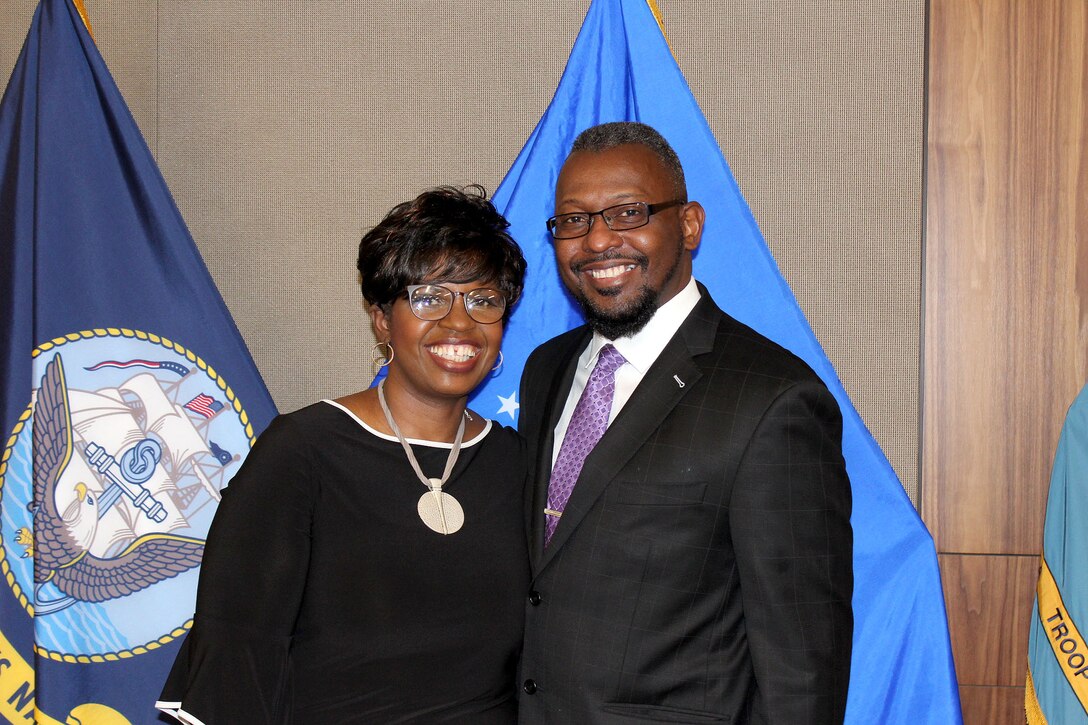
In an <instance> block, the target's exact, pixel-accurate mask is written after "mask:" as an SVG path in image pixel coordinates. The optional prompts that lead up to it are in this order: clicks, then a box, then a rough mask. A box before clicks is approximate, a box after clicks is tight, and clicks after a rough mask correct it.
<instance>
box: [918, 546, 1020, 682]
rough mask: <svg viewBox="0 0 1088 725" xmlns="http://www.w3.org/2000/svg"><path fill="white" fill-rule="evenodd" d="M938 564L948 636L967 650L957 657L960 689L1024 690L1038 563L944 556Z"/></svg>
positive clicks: (995, 557) (1006, 558)
mask: <svg viewBox="0 0 1088 725" xmlns="http://www.w3.org/2000/svg"><path fill="white" fill-rule="evenodd" d="M938 561H939V562H940V566H941V582H942V584H943V585H944V592H945V598H946V599H947V601H948V629H949V634H950V635H951V637H952V640H953V641H954V642H960V643H963V645H964V646H963V647H961V648H960V651H959V652H958V653H957V656H956V677H957V678H958V679H959V683H960V685H961V686H979V685H983V686H1004V687H1021V688H1022V687H1023V685H1024V672H1025V669H1024V668H1025V666H1026V663H1027V658H1028V621H1029V620H1030V619H1031V605H1032V601H1033V600H1034V597H1035V580H1036V577H1037V575H1038V571H1039V560H1038V558H1037V557H1034V556H1001V555H991V556H975V555H972V556H958V555H955V554H942V555H941V556H939V557H938Z"/></svg>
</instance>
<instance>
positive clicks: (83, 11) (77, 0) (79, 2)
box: [72, 0, 664, 40]
mask: <svg viewBox="0 0 1088 725" xmlns="http://www.w3.org/2000/svg"><path fill="white" fill-rule="evenodd" d="M72 4H73V5H75V6H76V10H77V11H78V12H79V17H81V18H83V24H84V25H86V26H87V33H88V34H89V35H90V36H91V40H94V31H93V30H91V19H90V18H89V17H87V8H85V7H83V0H72ZM652 4H653V3H651V5H652ZM654 14H655V15H656V14H657V11H656V10H655V11H654ZM657 22H658V23H660V22H661V18H658V19H657ZM662 32H664V30H662Z"/></svg>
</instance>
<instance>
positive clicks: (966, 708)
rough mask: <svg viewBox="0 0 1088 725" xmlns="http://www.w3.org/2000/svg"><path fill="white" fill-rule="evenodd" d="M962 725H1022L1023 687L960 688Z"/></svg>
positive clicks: (976, 686) (972, 686) (1023, 718)
mask: <svg viewBox="0 0 1088 725" xmlns="http://www.w3.org/2000/svg"><path fill="white" fill-rule="evenodd" d="M960 703H961V705H962V706H963V725H1023V723H1024V721H1025V715H1024V688H1023V687H980V686H978V685H970V686H966V687H960Z"/></svg>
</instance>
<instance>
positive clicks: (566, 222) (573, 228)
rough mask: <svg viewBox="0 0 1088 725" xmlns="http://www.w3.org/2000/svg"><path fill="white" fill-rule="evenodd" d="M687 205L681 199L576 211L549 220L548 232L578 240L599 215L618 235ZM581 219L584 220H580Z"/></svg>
mask: <svg viewBox="0 0 1088 725" xmlns="http://www.w3.org/2000/svg"><path fill="white" fill-rule="evenodd" d="M685 203H687V202H685V201H683V200H681V199H673V200H672V201H663V202H661V203H660V204H647V203H646V202H644V201H633V202H628V203H626V204H616V205H615V206H610V207H606V208H604V209H601V210H600V211H576V212H570V213H568V214H556V215H555V216H553V217H552V218H551V219H549V220H548V221H547V224H548V231H549V232H551V235H552V238H554V239H578V238H580V237H584V236H585V235H587V234H589V231H590V229H592V228H593V217H595V216H599V217H600V218H601V219H604V223H605V224H606V225H607V226H608V228H609V229H611V230H612V231H614V232H622V231H627V230H629V229H638V228H640V227H644V226H646V225H647V224H649V223H650V217H651V216H653V215H654V214H656V213H658V212H659V211H664V210H665V209H671V208H672V207H674V206H680V205H681V204H685ZM579 220H581V221H579Z"/></svg>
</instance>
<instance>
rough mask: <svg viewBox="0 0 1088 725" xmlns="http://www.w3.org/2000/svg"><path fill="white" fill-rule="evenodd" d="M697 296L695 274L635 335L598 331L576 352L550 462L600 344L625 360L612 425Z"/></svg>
mask: <svg viewBox="0 0 1088 725" xmlns="http://www.w3.org/2000/svg"><path fill="white" fill-rule="evenodd" d="M699 297H700V294H699V287H698V286H697V285H696V284H695V278H694V277H692V278H691V279H689V280H688V283H687V285H686V286H685V287H684V288H683V289H682V290H680V291H679V292H677V293H676V296H675V297H673V298H672V299H671V300H669V301H668V302H666V303H665V304H663V305H661V307H659V308H658V309H657V312H655V313H654V316H653V317H651V318H650V321H649V322H647V323H646V326H645V327H643V328H642V329H641V330H639V331H638V332H636V333H635V334H634V335H631V336H630V337H621V338H620V339H618V340H609V339H608V338H606V337H605V336H604V335H601V334H600V333H598V332H594V333H593V338H592V339H591V340H590V341H589V346H588V347H586V349H585V350H583V351H582V354H581V355H579V356H578V366H577V368H576V369H575V371H574V383H573V384H572V385H571V388H570V393H568V394H567V402H566V405H564V406H563V415H562V416H560V418H559V422H558V423H556V425H555V445H554V447H553V448H552V465H553V466H554V465H555V459H556V458H557V457H558V456H559V449H560V447H561V446H562V445H563V438H564V437H566V435H567V426H569V425H570V418H571V416H572V415H574V408H575V406H577V405H578V399H579V398H580V397H582V391H583V390H585V387H586V383H588V382H589V374H590V373H591V372H593V368H594V366H595V365H596V364H597V355H598V354H599V353H600V352H601V348H602V347H604V346H605V345H607V344H608V343H612V345H613V346H614V347H615V348H616V350H618V351H619V353H620V354H621V355H623V357H624V359H625V360H626V361H627V362H625V363H624V364H623V365H621V366H620V367H619V369H618V370H616V392H615V395H614V397H613V398H612V411H611V412H610V413H609V414H608V424H609V425H612V421H614V420H615V419H616V416H617V415H619V412H620V411H621V410H623V406H624V405H626V404H627V401H628V400H630V399H631V396H632V395H633V394H634V392H635V388H637V387H638V384H639V383H641V382H642V378H643V376H645V375H646V371H647V370H649V369H650V366H651V365H653V364H654V361H655V360H657V358H658V356H660V355H661V351H662V350H664V349H665V345H667V344H668V343H669V340H671V339H672V336H673V335H675V334H676V331H677V330H679V329H680V325H682V324H683V322H684V320H686V319H687V317H688V315H689V314H690V313H691V311H692V310H693V309H695V305H696V304H698V302H699Z"/></svg>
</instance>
